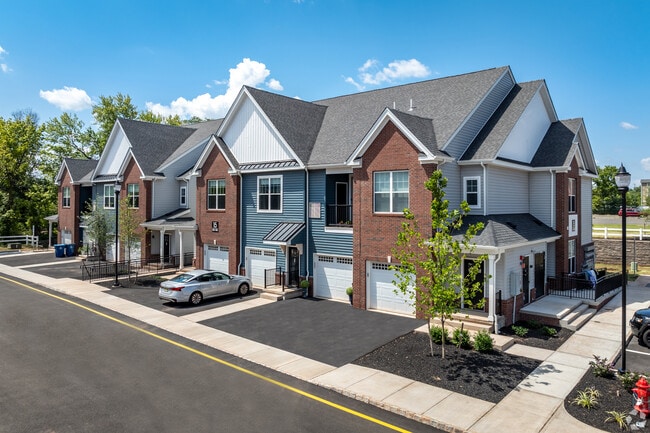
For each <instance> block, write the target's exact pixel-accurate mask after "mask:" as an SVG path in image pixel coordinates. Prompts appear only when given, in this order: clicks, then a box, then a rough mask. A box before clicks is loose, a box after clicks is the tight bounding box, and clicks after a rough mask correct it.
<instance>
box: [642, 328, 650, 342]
mask: <svg viewBox="0 0 650 433" xmlns="http://www.w3.org/2000/svg"><path fill="white" fill-rule="evenodd" d="M639 340H641V341H643V344H645V347H650V328H648V329H646V330H645V332H644V333H643V335H642V336H641V338H639Z"/></svg>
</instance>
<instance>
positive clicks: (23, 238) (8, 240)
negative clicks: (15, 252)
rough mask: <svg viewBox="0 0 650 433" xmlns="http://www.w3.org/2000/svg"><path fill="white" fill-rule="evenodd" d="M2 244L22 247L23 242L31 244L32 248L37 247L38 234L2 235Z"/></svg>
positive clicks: (0, 238) (0, 237)
mask: <svg viewBox="0 0 650 433" xmlns="http://www.w3.org/2000/svg"><path fill="white" fill-rule="evenodd" d="M0 244H5V245H11V246H12V247H13V248H20V247H21V246H22V244H25V245H29V246H31V247H32V248H36V247H38V236H30V235H16V236H0Z"/></svg>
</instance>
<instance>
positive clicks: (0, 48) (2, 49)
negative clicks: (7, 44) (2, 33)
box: [0, 45, 7, 57]
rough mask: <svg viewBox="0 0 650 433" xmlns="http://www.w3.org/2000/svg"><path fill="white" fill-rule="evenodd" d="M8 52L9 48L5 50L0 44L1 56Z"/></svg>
mask: <svg viewBox="0 0 650 433" xmlns="http://www.w3.org/2000/svg"><path fill="white" fill-rule="evenodd" d="M6 52H7V50H5V49H4V48H2V46H1V45H0V57H1V56H2V55H3V54H5V53H6Z"/></svg>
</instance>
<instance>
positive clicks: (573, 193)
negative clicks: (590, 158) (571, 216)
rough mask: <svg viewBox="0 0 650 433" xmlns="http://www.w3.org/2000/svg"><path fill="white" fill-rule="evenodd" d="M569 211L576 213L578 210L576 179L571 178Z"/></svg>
mask: <svg viewBox="0 0 650 433" xmlns="http://www.w3.org/2000/svg"><path fill="white" fill-rule="evenodd" d="M568 193H569V212H570V213H574V212H576V211H577V205H576V180H575V179H574V178H569V191H568Z"/></svg>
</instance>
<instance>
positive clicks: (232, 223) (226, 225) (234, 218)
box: [196, 147, 240, 274]
mask: <svg viewBox="0 0 650 433" xmlns="http://www.w3.org/2000/svg"><path fill="white" fill-rule="evenodd" d="M229 169H230V166H229V165H228V162H227V161H226V159H225V158H224V157H223V155H222V154H221V153H220V152H219V150H218V149H217V148H216V147H213V148H212V151H211V152H210V154H209V155H208V157H207V159H206V161H205V163H204V164H203V167H202V169H201V176H199V177H198V178H197V179H196V222H197V225H198V232H197V237H196V243H197V245H196V261H197V263H196V266H197V267H198V268H204V267H205V265H206V264H205V263H203V261H204V251H203V249H204V245H205V244H213V245H220V246H227V247H228V273H230V274H238V273H239V271H240V270H239V269H237V266H238V264H239V257H240V251H239V249H240V246H239V230H240V228H239V212H240V209H239V194H240V178H239V176H233V175H231V174H230V173H228V170H229ZM219 179H223V180H225V181H226V209H225V210H208V203H207V201H208V180H219ZM213 222H217V223H218V224H219V231H218V232H214V231H212V223H213Z"/></svg>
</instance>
